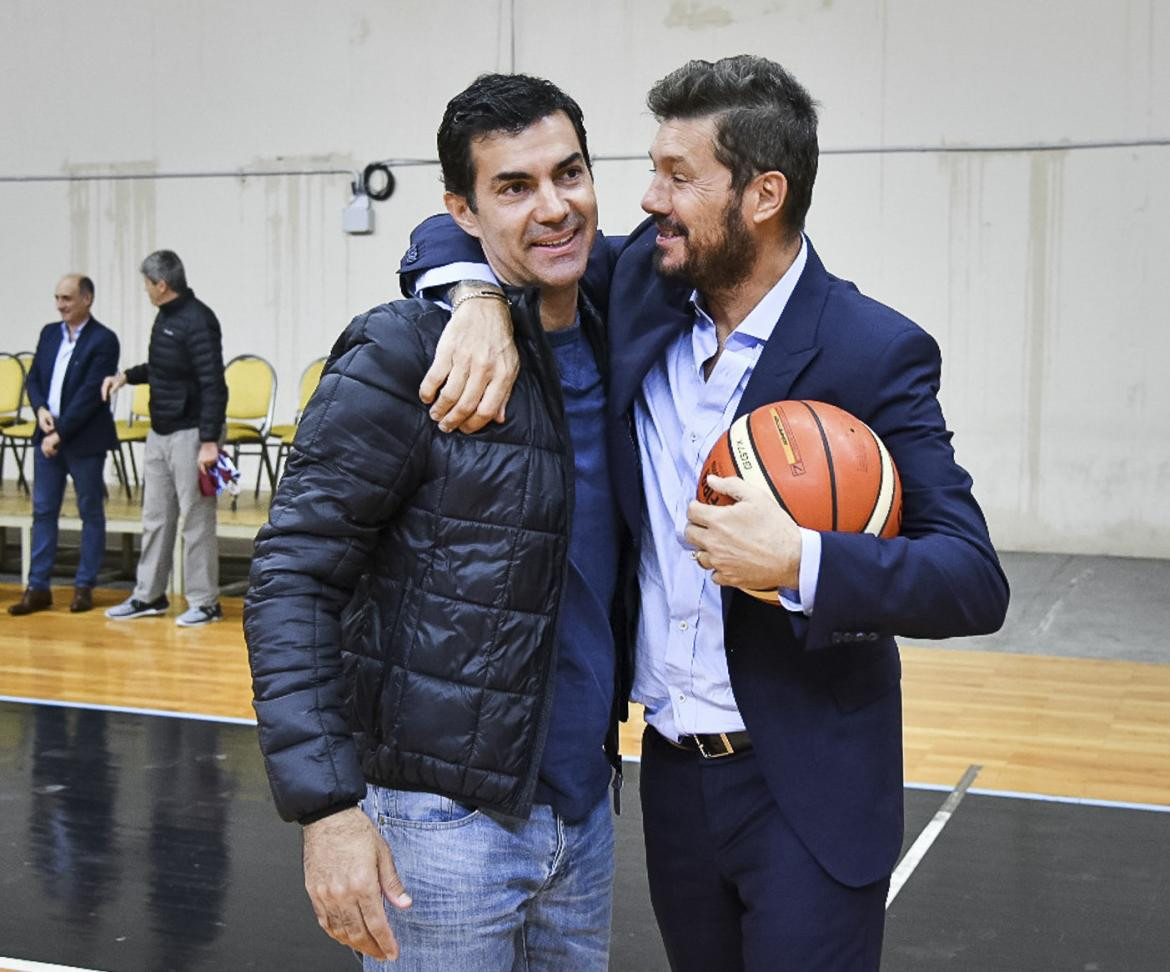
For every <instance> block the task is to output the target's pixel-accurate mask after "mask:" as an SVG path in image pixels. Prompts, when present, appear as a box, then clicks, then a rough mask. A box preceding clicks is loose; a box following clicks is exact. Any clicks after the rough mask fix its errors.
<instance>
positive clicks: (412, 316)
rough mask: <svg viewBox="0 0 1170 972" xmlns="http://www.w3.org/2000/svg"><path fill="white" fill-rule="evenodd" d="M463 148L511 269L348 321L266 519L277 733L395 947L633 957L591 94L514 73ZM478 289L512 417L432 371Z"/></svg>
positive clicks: (353, 940) (464, 197)
mask: <svg viewBox="0 0 1170 972" xmlns="http://www.w3.org/2000/svg"><path fill="white" fill-rule="evenodd" d="M439 157H440V161H441V163H442V167H443V177H444V182H445V185H446V188H447V192H446V195H445V197H444V198H445V202H446V204H447V208H448V210H449V212H450V213H451V214H452V216H454V218H455V219H456V220H457V221H458V222H459V224H460V225H461V226H463V227H464V228H465V229H466V230H467V231H468V232H470V233H472V234H474V235H475V236H477V237H478V238H479V239H480V240H481V241H482V243H483V245H484V249H485V251H486V253H487V256H488V261H489V263H490V264H491V268H492V270H493V271H494V272H495V274H496V276H497V277H498V279H499V280H500V281H501V282H502V283H503V284H504V287H503V288H502V289H501V288H498V287H496V286H494V285H490V284H482V285H480V284H473V285H470V286H469V285H460V287H459V288H456V290H455V291H454V292H452V293H451V294H450V295H445V299H444V300H443V302H442V303H436V302H431V301H426V300H409V301H397V302H395V303H391V304H384V305H382V306H380V307H376V308H374V309H373V310H371V311H368V312H367V313H365V314H362V315H361V316H359V317H357V318H355V319H354V321H353V322H352V323H351V324H350V326H349V327H348V328H347V329H346V331H345V332H344V333H343V334H342V335H341V337H340V338H339V339H338V341H337V343H336V344H335V345H334V348H333V353H332V356H331V358H330V360H329V363H328V365H327V366H326V369H325V373H324V376H323V378H322V381H321V384H320V386H319V388H318V390H317V392H316V394H315V395H314V396H313V399H312V401H311V402H310V403H309V405H308V407H307V409H306V411H305V415H304V418H303V419H302V421H301V424H300V427H299V430H298V432H297V438H296V443H295V445H294V447H293V451H292V456H291V458H290V460H289V464H288V471H287V473H286V474H285V476H284V478H283V479H282V481H281V484H280V487H279V489H278V491H277V494H276V497H275V498H274V501H273V504H272V509H271V514H270V519H269V523H268V524H267V525H266V526H265V527H264V528H263V529H262V530H261V531H260V534H259V536H258V537H257V542H256V553H255V559H254V562H253V569H252V587H251V590H250V592H249V594H248V597H247V601H246V605H245V612H244V621H245V634H246V637H247V641H248V650H249V657H250V661H251V665H252V673H253V689H254V695H255V702H254V704H255V709H256V714H257V718H258V721H259V726H260V744H261V748H262V750H263V752H264V757H265V760H266V763H267V768H268V775H269V780H270V783H271V785H272V791H273V794H274V797H275V800H276V804H277V809H278V810H279V812H280V814H281V816H282V817H284V818H285V819H286V820H296V821H299V822H300V823H301V824H302V825H303V826H304V844H305V847H304V866H305V882H306V888H307V890H308V892H309V895H310V898H311V899H312V902H313V907H314V910H315V911H316V914H317V918H318V921H319V922H320V924H321V926H322V927H323V928H324V929H325V930H326V931H327V932H328V933H329V934H330V935H332V936H333V937H334V938H336V939H337V940H338V941H340V942H342V943H343V944H347V945H350V946H352V947H354V948H356V949H359V950H360V951H362V952H364V953H365V954H366V956H367V958H366V960H365V961H366V969H367V970H373V969H383V968H388V966H387V965H386V964H385V963H386V960H388V959H390V960H392V959H396V958H397V959H399V961H398V962H397V964H396V965H395V966H394V968H396V969H419V970H438V969H443V970H448V969H453V968H457V969H464V970H472V969H510V968H513V967H514V966H516V965H522V966H523V967H525V968H528V969H533V970H535V969H549V970H592V969H596V970H603V969H605V968H606V967H607V964H608V944H609V918H610V908H611V888H612V877H613V825H612V818H611V815H610V810H609V806H608V800H607V799H606V792H607V788H608V786H609V783H610V780H611V776H612V765H613V761H614V760H615V759H616V745H615V743H616V721H615V714H616V713H617V712H618V711H619V704H618V700H619V699H622V698H624V697H625V685H624V684H619V683H620V682H622V681H623V679H622V678H621V677H619V671H621V670H622V666H619V664H618V658H617V655H618V651H619V647H620V646H619V635H617V634H615V630H619V629H620V630H624V628H625V624H624V623H623V622H620V621H618V620H617V619H618V612H616V611H615V610H614V609H613V605H614V602H615V599H616V595H617V593H618V590H619V584H618V562H619V557H620V552H621V550H622V549H623V546H624V539H625V538H624V537H623V535H622V532H621V531H622V527H621V525H620V523H619V515H618V511H617V504H616V502H615V500H614V496H613V490H612V487H611V484H610V478H609V468H608V462H607V458H606V441H607V438H608V437H609V436H610V435H611V434H612V430H610V429H608V428H607V419H606V416H605V385H604V376H605V375H606V343H605V334H604V330H603V326H602V322H601V320H600V319H599V317H598V315H597V312H596V311H595V310H594V309H593V308H592V307H591V306H590V305H589V304H588V303H587V302H586V301H585V300H584V298H583V296H582V295H581V294H580V293H579V292H578V287H577V284H578V281H579V279H580V277H581V275H582V274H583V272H584V270H585V265H586V261H587V259H588V256H589V252H590V247H591V245H592V243H593V240H594V237H595V235H596V226H597V204H596V199H595V196H594V191H593V183H592V175H591V171H590V167H589V155H588V150H587V147H586V139H585V130H584V125H583V122H582V118H581V111H580V108H579V107H578V106H577V104H576V102H574V101H573V100H572V99H571V98H569V97H568V96H567V95H565V94H564V93H563V92H561V91H560V90H559V89H557V88H556V87H555V86H554V85H552V84H550V83H549V82H547V81H542V80H539V79H535V78H529V77H525V76H523V75H485V76H484V77H481V78H480V79H479V80H477V81H476V82H475V83H474V84H472V85H471V86H470V87H469V88H468V89H467V90H465V91H464V92H462V93H461V94H459V95H457V96H456V97H455V98H454V99H453V100H452V101H451V102H450V103H449V104H448V106H447V111H446V113H445V115H444V119H443V123H442V126H441V127H440V130H439ZM471 299H480V300H501V301H506V302H507V303H508V305H509V306H510V309H511V316H512V321H513V327H514V332H515V336H516V344H517V346H518V350H519V356H520V364H521V367H520V371H519V378H518V380H517V384H516V391H515V392H513V395H512V398H511V401H510V404H509V406H508V411H507V414H506V416H500V419H501V420H500V421H498V422H496V423H493V424H491V425H489V426H488V427H487V428H485V429H483V430H482V431H481V432H479V433H477V434H474V435H464V434H454V435H447V434H444V433H443V432H441V431H440V430H439V429H438V428H437V427H436V426H435V424H434V423H433V422H432V421H431V419H430V417H429V415H428V409H427V407H426V406H424V405H423V404H422V403H421V402H420V400H419V397H418V393H417V389H418V387H419V383H420V380H421V379H422V377H423V375H424V373H425V372H426V371H427V368H428V365H429V364H430V362H431V360H432V358H433V357H434V354H435V349H436V344H437V342H438V340H439V337H440V335H441V332H442V330H443V327H444V325H445V324H446V322H447V320H448V319H449V316H450V307H451V306H458V305H459V304H461V303H463V302H464V301H465V300H471ZM622 434H624V433H622ZM363 811H364V812H363ZM383 897H384V898H385V899H386V901H387V902H389V905H393V906H394V907H393V909H391V908H389V907H388V905H387V904H386V903H385V902H384V901H383ZM390 911H392V914H389V916H388V912H390ZM388 917H389V920H388ZM391 925H392V926H393V931H391ZM399 953H401V954H400V955H399Z"/></svg>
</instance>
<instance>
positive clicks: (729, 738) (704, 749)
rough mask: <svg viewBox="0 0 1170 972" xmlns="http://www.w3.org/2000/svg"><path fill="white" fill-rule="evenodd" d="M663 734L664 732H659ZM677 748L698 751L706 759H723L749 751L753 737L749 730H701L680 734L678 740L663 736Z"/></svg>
mask: <svg viewBox="0 0 1170 972" xmlns="http://www.w3.org/2000/svg"><path fill="white" fill-rule="evenodd" d="M659 735H660V736H662V733H659ZM662 738H663V739H665V740H666V741H667V742H668V743H670V744H671V745H672V746H673V747H674V748H675V749H685V750H687V751H688V752H692V753H698V754H699V755H700V756H702V757H703V758H704V759H721V758H722V757H724V756H734V755H735V754H736V753H743V752H747V750H749V749H751V748H752V738H751V736H749V735H748V734H747V730H740V731H739V732H700V733H696V734H695V735H693V736H680V737H679V739H678V742H675V741H674V740H673V739H670V738H668V737H667V736H662Z"/></svg>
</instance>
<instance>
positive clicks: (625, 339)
mask: <svg viewBox="0 0 1170 972" xmlns="http://www.w3.org/2000/svg"><path fill="white" fill-rule="evenodd" d="M644 226H645V224H644ZM654 238H655V232H653V231H651V230H646V231H643V232H637V233H636V235H633V236H631V237H630V240H631V242H630V243H629V245H627V246H626V248H625V249H624V250H623V251H622V257H621V259H622V262H623V263H624V264H625V265H626V266H627V267H630V268H631V270H633V272H629V271H627V272H624V273H622V274H621V275H620V277H619V278H618V279H616V280H615V284H616V286H615V287H614V288H613V289H612V290H611V292H610V341H611V344H610V347H611V354H612V357H611V367H612V369H613V384H612V385H611V387H610V398H609V406H610V412H611V414H613V415H621V414H623V413H624V412H626V411H627V410H628V409H629V407H630V405H631V404H632V403H633V401H634V397H635V396H636V395H637V394H638V389H639V388H641V387H642V379H643V378H645V377H646V372H648V371H649V370H650V368H651V366H652V365H653V364H654V362H655V360H656V359H657V358H658V356H659V355H661V354H662V352H663V351H664V350H665V348H666V346H667V345H668V344H669V343H670V342H671V340H672V339H673V338H675V337H677V336H678V333H679V332H680V331H683V330H685V329H686V328H688V327H689V326H690V324H691V308H690V305H689V303H688V297H689V296H690V292H691V288H690V287H689V286H687V285H686V284H683V283H680V282H678V281H674V280H667V279H666V278H664V277H662V276H661V275H660V274H659V273H658V272H657V271H656V270H655V269H654V266H653V256H654Z"/></svg>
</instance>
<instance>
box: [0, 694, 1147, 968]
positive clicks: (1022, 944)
mask: <svg viewBox="0 0 1170 972" xmlns="http://www.w3.org/2000/svg"><path fill="white" fill-rule="evenodd" d="M637 772H638V767H637V765H636V764H629V765H628V767H627V776H628V777H629V779H628V780H627V785H626V788H625V791H624V794H625V798H624V800H623V803H624V807H625V809H624V812H623V814H622V816H621V817H620V818H619V822H618V878H617V883H616V891H615V895H616V900H615V921H614V940H613V961H612V968H613V969H616V970H630V972H634V970H637V972H654V970H660V969H665V968H666V963H665V960H664V958H663V955H662V951H661V944H660V942H659V940H658V936H657V932H656V930H655V927H654V922H653V917H652V915H651V913H650V908H649V902H648V899H647V894H646V885H645V878H644V876H643V873H642V852H641V837H640V832H639V830H640V819H639V814H638V806H637V785H636V784H637ZM0 781H2V789H0V957H7V958H10V959H22V960H32V961H38V962H44V963H53V964H57V965H65V966H75V967H79V968H83V969H99V970H103V972H141V970H148V972H161V970H208V972H211V970H215V972H222V970H237V969H240V970H242V969H257V970H274V972H276V970H280V972H285V970H287V972H301V970H303V972H329V970H333V969H337V970H346V969H348V970H352V969H355V968H356V963H354V961H353V960H352V959H351V958H350V957H349V955H348V953H347V951H346V950H345V949H342V948H341V947H340V946H337V945H335V944H333V943H332V942H331V941H330V940H329V939H327V938H326V937H325V936H324V934H323V933H322V932H320V931H319V930H318V928H317V926H316V922H315V921H314V919H313V916H312V913H311V910H310V908H309V905H308V902H307V899H306V898H305V894H304V892H303V890H302V886H301V876H300V847H299V834H298V831H297V828H296V827H293V826H289V825H285V824H281V823H280V822H279V821H278V820H277V818H276V816H275V813H274V811H273V809H272V806H271V802H270V799H269V795H268V786H267V782H266V780H265V777H264V771H263V767H262V765H261V762H260V757H259V753H258V750H257V746H256V740H255V730H254V729H252V728H251V727H248V726H240V725H233V724H225V723H216V722H206V721H199V720H194V719H189V718H163V717H158V716H145V715H132V714H126V713H112V712H104V711H93V710H85V709H77V708H72V707H60V706H49V705H28V704H16V703H0ZM945 796H946V794H945V793H940V792H938V791H936V790H915V789H910V790H907V791H906V811H907V820H906V824H907V827H906V829H907V835H908V836H907V841H908V842H909V841H910V840H912V839H913V838H914V837H916V836H917V835H918V834H919V833H920V832H921V831H922V829H923V827H924V826H926V824H927V822H928V821H929V820H930V819H931V817H932V816H933V815H934V813H935V811H936V810H938V808H939V806H940V804H941V803H942V801H943V799H944V798H945ZM1167 914H1170V813H1159V812H1152V811H1145V810H1129V809H1122V808H1116V807H1096V806H1086V805H1077V804H1068V803H1059V802H1041V801H1033V800H1023V799H1009V798H1002V797H994V796H984V795H978V794H977V793H973V794H969V795H968V796H967V797H966V799H965V800H964V801H963V803H962V804H961V805H960V806H959V808H958V810H957V811H956V812H955V814H954V816H953V818H952V820H951V822H950V823H949V825H948V826H947V827H946V828H945V829H944V830H943V832H942V834H941V836H940V837H939V838H938V840H937V842H936V843H935V844H934V846H933V847H932V848H931V850H930V852H929V853H928V854H927V855H926V857H925V858H924V860H923V862H922V864H921V865H920V866H919V868H918V869H917V870H916V871H915V873H914V874H913V876H912V877H911V878H910V880H909V881H908V883H907V884H906V885H905V887H904V888H903V890H902V892H901V894H900V895H899V896H898V897H897V899H896V900H895V901H894V903H893V905H892V906H891V908H890V912H889V922H888V927H887V935H886V948H885V960H884V967H885V968H886V969H891V970H909V972H918V970H921V972H927V970H937V969H961V970H973V972H974V970H978V972H984V970H1011V972H1015V970H1019V972H1023V970H1046V969H1053V970H1055V969H1079V970H1095V972H1110V970H1117V972H1145V970H1149V972H1162V970H1165V969H1166V968H1167V967H1170V962H1168V956H1170V921H1168V920H1167V918H1166V916H1167ZM4 964H5V963H4V962H3V961H2V960H0V968H3V967H4Z"/></svg>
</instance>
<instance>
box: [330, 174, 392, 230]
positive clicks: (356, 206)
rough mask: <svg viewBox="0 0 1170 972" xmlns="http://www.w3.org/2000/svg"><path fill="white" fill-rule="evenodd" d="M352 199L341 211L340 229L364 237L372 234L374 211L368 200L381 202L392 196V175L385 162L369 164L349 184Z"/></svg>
mask: <svg viewBox="0 0 1170 972" xmlns="http://www.w3.org/2000/svg"><path fill="white" fill-rule="evenodd" d="M350 190H351V191H352V192H353V198H352V199H350V201H349V203H348V205H346V207H345V208H344V209H343V210H342V211H341V228H342V229H343V230H344V231H345V232H346V233H351V234H353V235H355V236H356V235H364V234H366V233H372V232H374V210H373V207H372V206H371V205H370V200H371V199H374V200H377V201H378V202H382V200H384V199H389V198H390V197H391V196H392V195H394V173H393V172H391V171H390V167H389V166H388V165H387V164H386V163H385V162H371V163H370V164H369V165H367V166H366V167H365V169H364V170H363V171H362V174H361V176H360V177H359V176H358V175H357V173H354V178H353V181H352V182H351V183H350Z"/></svg>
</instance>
